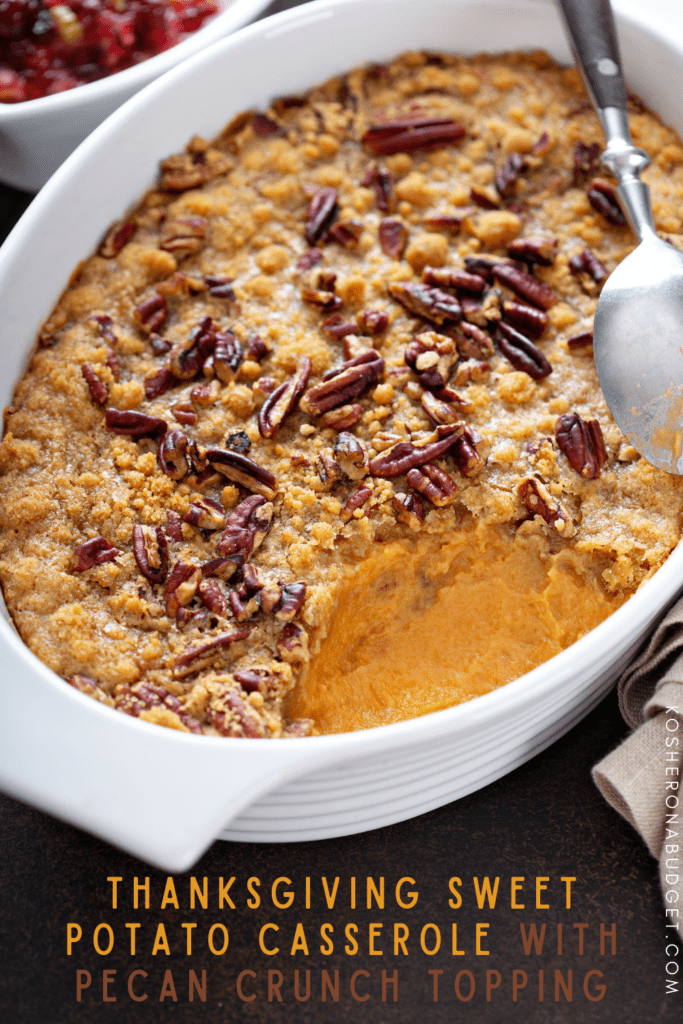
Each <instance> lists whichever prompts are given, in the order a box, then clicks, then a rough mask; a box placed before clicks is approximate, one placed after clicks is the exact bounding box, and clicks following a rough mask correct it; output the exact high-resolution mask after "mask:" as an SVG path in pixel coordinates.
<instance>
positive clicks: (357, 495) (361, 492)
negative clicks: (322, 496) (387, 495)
mask: <svg viewBox="0 0 683 1024" xmlns="http://www.w3.org/2000/svg"><path fill="white" fill-rule="evenodd" d="M370 497H372V489H371V488H370V487H365V486H363V485H362V484H361V486H360V487H358V488H357V489H356V490H355V491H354V492H353V494H351V495H349V497H348V498H347V499H346V501H345V502H344V504H343V506H342V509H341V512H340V513H339V518H340V519H341V521H342V522H343V523H348V522H349V520H350V519H355V518H358V517H357V516H355V515H354V513H355V512H357V511H358V509H361V508H362V507H363V505H365V503H366V502H367V500H368V498H370Z"/></svg>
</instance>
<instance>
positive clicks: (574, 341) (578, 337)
mask: <svg viewBox="0 0 683 1024" xmlns="http://www.w3.org/2000/svg"><path fill="white" fill-rule="evenodd" d="M592 344H593V332H592V331H590V330H589V331H581V333H580V334H575V335H574V336H573V337H571V338H567V348H568V349H569V350H570V351H573V350H574V349H577V348H587V347H588V346H589V345H592Z"/></svg>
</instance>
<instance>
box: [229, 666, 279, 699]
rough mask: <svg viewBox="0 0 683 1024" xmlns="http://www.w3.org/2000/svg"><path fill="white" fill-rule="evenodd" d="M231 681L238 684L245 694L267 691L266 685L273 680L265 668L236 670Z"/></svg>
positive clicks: (273, 677) (272, 676)
mask: <svg viewBox="0 0 683 1024" xmlns="http://www.w3.org/2000/svg"><path fill="white" fill-rule="evenodd" d="M233 679H234V680H235V682H236V683H239V684H240V686H241V687H242V689H243V690H244V692H245V693H257V692H259V691H260V690H262V689H267V688H268V684H269V683H272V682H273V681H274V680H275V676H274V675H273V673H272V672H269V671H268V669H267V668H238V669H237V671H236V672H233Z"/></svg>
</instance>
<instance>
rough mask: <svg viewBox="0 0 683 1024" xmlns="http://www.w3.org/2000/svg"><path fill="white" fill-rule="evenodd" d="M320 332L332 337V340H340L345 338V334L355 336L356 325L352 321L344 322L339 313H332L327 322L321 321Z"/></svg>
mask: <svg viewBox="0 0 683 1024" xmlns="http://www.w3.org/2000/svg"><path fill="white" fill-rule="evenodd" d="M320 330H321V331H324V332H325V334H330V335H332V337H333V338H339V339H341V338H345V337H346V335H347V334H355V333H356V331H357V330H358V325H357V324H356V323H354V321H353V320H344V318H343V316H342V315H341V313H333V314H332V316H330V317H328V318H327V320H323V321H322V323H321V324H320Z"/></svg>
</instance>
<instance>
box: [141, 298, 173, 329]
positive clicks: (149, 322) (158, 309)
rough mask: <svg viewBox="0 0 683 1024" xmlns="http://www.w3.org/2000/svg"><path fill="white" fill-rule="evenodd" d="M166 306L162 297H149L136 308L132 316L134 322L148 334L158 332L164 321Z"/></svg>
mask: <svg viewBox="0 0 683 1024" xmlns="http://www.w3.org/2000/svg"><path fill="white" fill-rule="evenodd" d="M166 313H167V306H166V299H165V298H164V296H163V295H150V297H149V298H148V299H145V300H144V302H141V303H140V305H139V306H137V307H136V309H135V312H134V314H133V316H134V318H135V322H136V323H137V325H138V326H139V327H141V328H142V329H143V330H144V331H147V333H148V334H151V333H152V331H158V330H159V328H160V327H161V325H162V324H163V322H164V320H165V319H166Z"/></svg>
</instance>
